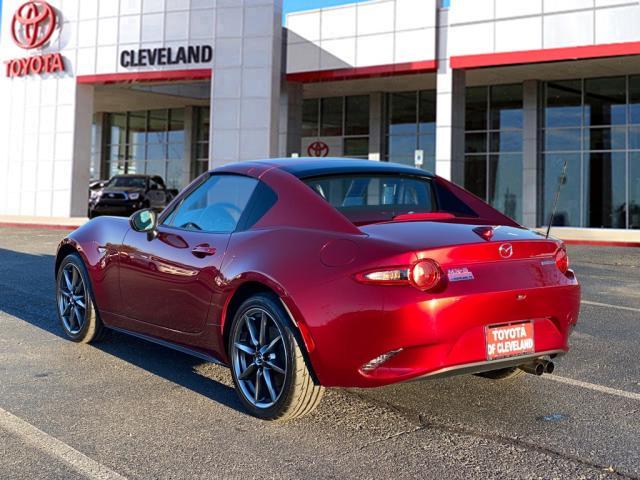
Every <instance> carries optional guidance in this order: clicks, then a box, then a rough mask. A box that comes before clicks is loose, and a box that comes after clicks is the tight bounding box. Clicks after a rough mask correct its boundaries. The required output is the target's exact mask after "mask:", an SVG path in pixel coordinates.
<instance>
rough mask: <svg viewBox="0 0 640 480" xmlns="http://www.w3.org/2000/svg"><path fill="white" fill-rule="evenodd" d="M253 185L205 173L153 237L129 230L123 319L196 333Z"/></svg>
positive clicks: (123, 272) (216, 294) (122, 288)
mask: <svg viewBox="0 0 640 480" xmlns="http://www.w3.org/2000/svg"><path fill="white" fill-rule="evenodd" d="M257 184H258V181H257V180H256V179H254V178H250V177H245V176H241V175H229V174H221V175H210V176H209V177H207V178H206V179H204V180H203V181H202V182H201V183H200V184H199V185H198V186H196V187H195V188H194V189H192V190H191V192H187V194H186V195H185V197H184V198H183V199H182V201H181V202H179V203H178V205H177V206H176V207H175V209H174V210H173V211H171V212H168V213H167V214H166V215H165V216H164V217H162V218H161V221H160V225H159V226H158V229H157V234H156V235H155V236H151V237H149V236H148V235H147V234H145V233H141V232H136V231H134V230H129V231H128V232H127V234H126V236H125V239H124V242H123V245H122V249H121V255H120V293H121V296H122V300H123V308H124V313H125V315H126V316H128V317H130V318H132V319H134V320H137V321H140V322H144V323H147V324H151V325H157V326H160V327H163V328H166V329H170V330H173V331H179V332H187V333H198V332H201V331H202V330H203V328H204V326H205V324H206V323H207V318H208V314H209V308H210V306H211V304H212V302H216V301H218V300H219V298H220V293H221V292H220V290H219V287H218V286H217V280H218V278H217V277H218V275H219V273H220V266H221V265H222V260H223V258H224V255H225V252H226V249H227V245H228V243H229V239H230V237H231V234H232V233H233V232H234V231H235V230H236V228H237V227H238V224H239V222H240V220H241V218H242V216H243V213H244V210H245V208H246V206H247V204H248V202H249V199H250V198H251V196H252V194H253V192H254V190H255V188H256V186H257Z"/></svg>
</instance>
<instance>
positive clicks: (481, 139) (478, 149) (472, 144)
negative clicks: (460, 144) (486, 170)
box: [465, 132, 487, 153]
mask: <svg viewBox="0 0 640 480" xmlns="http://www.w3.org/2000/svg"><path fill="white" fill-rule="evenodd" d="M465 152H466V153H486V152H487V134H486V133H485V132H479V133H467V135H466V140H465Z"/></svg>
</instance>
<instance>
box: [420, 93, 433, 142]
mask: <svg viewBox="0 0 640 480" xmlns="http://www.w3.org/2000/svg"><path fill="white" fill-rule="evenodd" d="M418 95H419V101H420V105H419V108H418V115H419V118H418V123H419V131H420V133H421V134H425V133H428V134H432V135H435V133H436V91H435V90H423V91H421V92H419V93H418Z"/></svg>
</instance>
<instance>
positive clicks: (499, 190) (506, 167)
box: [489, 154, 522, 221]
mask: <svg viewBox="0 0 640 480" xmlns="http://www.w3.org/2000/svg"><path fill="white" fill-rule="evenodd" d="M489 203H490V204H491V205H492V206H493V207H494V208H496V209H498V210H500V211H501V212H502V213H504V214H505V215H507V216H508V217H510V218H513V219H514V220H516V221H520V220H521V219H520V217H521V212H522V155H519V154H500V155H491V156H490V157H489Z"/></svg>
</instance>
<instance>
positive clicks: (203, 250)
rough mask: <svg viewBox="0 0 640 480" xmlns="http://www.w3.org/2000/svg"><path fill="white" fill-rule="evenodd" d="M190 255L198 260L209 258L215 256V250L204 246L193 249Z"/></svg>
mask: <svg viewBox="0 0 640 480" xmlns="http://www.w3.org/2000/svg"><path fill="white" fill-rule="evenodd" d="M191 253H193V254H194V255H195V256H196V257H198V258H204V257H211V256H213V255H215V254H216V249H215V247H211V246H209V245H207V244H204V245H198V246H197V247H193V250H191Z"/></svg>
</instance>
